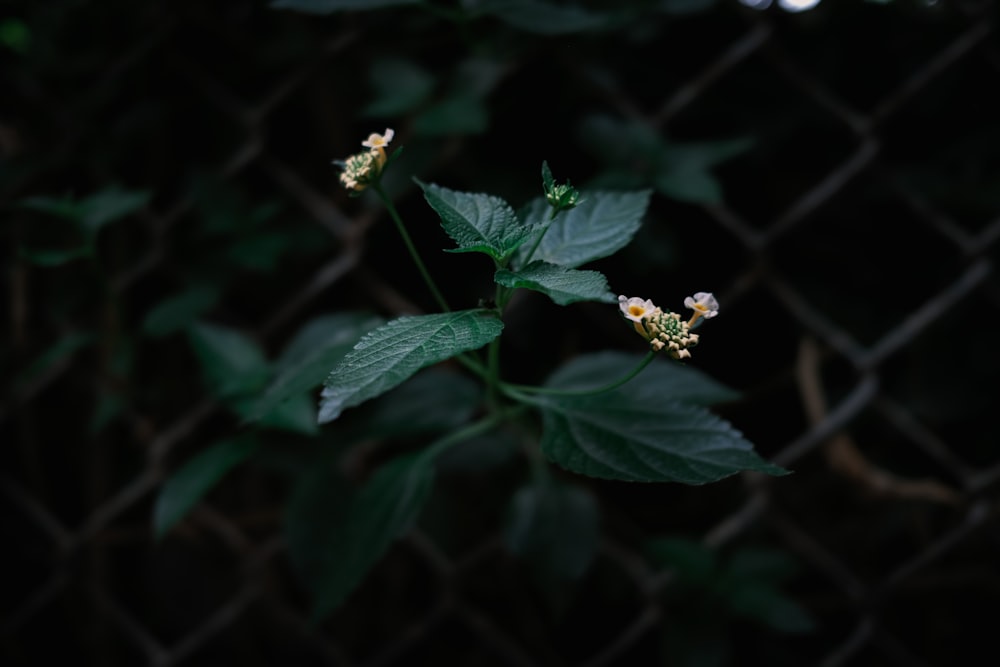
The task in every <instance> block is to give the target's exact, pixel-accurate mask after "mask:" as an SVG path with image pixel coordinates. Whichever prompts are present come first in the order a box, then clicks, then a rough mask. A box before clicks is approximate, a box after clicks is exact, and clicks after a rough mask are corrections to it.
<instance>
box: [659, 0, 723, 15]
mask: <svg viewBox="0 0 1000 667" xmlns="http://www.w3.org/2000/svg"><path fill="white" fill-rule="evenodd" d="M715 2H716V0H660V3H659V5H658V7H659V10H660V11H661V12H663V13H665V14H675V15H678V16H682V15H685V14H697V13H698V12H703V11H705V10H707V9H711V8H712V7H714V6H715Z"/></svg>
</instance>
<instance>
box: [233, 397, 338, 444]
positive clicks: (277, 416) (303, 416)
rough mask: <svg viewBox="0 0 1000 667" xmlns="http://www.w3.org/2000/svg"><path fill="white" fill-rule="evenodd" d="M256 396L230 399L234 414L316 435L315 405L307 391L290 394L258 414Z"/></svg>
mask: <svg viewBox="0 0 1000 667" xmlns="http://www.w3.org/2000/svg"><path fill="white" fill-rule="evenodd" d="M258 404H259V399H258V398H257V397H240V398H236V399H233V400H231V401H230V406H231V407H232V408H233V409H234V410H235V412H236V414H238V415H239V416H240V417H242V418H243V419H244V420H245V421H247V422H250V421H256V422H258V423H259V424H260V425H261V426H263V427H265V428H273V429H277V430H280V431H288V432H290V433H299V434H302V435H316V434H317V433H319V427H318V426H317V425H316V407H315V402H314V399H313V397H312V396H311V395H309V394H307V393H301V394H296V395H294V396H290V397H288V398H286V399H285V400H283V401H281V402H280V403H276V404H275V405H273V406H271V407H270V409H269V410H268V411H266V412H263V413H260V414H258V408H257V406H258Z"/></svg>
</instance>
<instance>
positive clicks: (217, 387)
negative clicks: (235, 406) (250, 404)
mask: <svg viewBox="0 0 1000 667" xmlns="http://www.w3.org/2000/svg"><path fill="white" fill-rule="evenodd" d="M188 337H189V339H190V341H191V345H192V346H193V347H194V351H195V354H196V355H197V357H198V361H200V362H201V368H202V371H203V373H204V375H205V380H206V382H207V383H208V385H209V387H210V388H211V389H212V391H213V393H215V395H216V396H219V397H221V398H229V397H233V396H237V395H241V394H242V395H245V394H248V393H251V392H254V391H257V390H259V389H261V388H262V387H263V386H264V384H265V383H266V382H267V377H268V375H269V374H270V367H269V365H268V363H267V358H266V357H265V356H264V353H263V351H261V349H260V346H258V345H257V343H256V342H254V341H253V340H252V339H251V338H249V337H248V336H247V335H246V334H244V333H242V332H240V331H237V330H236V329H230V328H228V327H221V326H217V325H214V324H203V323H202V324H196V325H194V326H192V327H191V328H190V329H188Z"/></svg>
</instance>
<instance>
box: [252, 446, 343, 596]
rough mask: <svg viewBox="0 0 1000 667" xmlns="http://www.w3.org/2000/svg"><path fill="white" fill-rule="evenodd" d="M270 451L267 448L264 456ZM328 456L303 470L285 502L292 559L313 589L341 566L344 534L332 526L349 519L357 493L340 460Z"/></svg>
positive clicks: (307, 586)
mask: <svg viewBox="0 0 1000 667" xmlns="http://www.w3.org/2000/svg"><path fill="white" fill-rule="evenodd" d="M268 451H269V450H263V451H262V452H261V455H262V457H263V456H264V454H266V453H267V452H268ZM329 451H330V450H327V452H329ZM327 459H332V457H330V456H329V455H327V456H326V457H324V458H321V459H320V460H318V461H313V462H311V465H309V466H308V467H307V468H306V469H305V470H302V471H301V473H300V474H299V475H298V476H297V477H296V480H295V485H294V487H293V488H292V491H291V494H290V497H289V499H288V502H287V504H286V506H285V516H284V533H285V539H286V541H287V543H288V556H289V560H290V561H291V564H292V567H293V568H294V570H295V573H296V574H297V575H298V576H299V578H300V579H301V580H302V582H303V583H304V584H305V586H306V588H307V589H308V590H309V591H316V590H318V589H319V587H320V583H321V580H322V578H323V577H324V576H325V573H326V572H328V571H330V570H331V569H334V568H336V567H337V563H338V560H339V558H340V554H339V553H338V552H337V549H336V545H337V543H338V541H339V540H342V539H343V535H339V534H337V532H336V531H333V530H331V529H330V527H331V526H343V525H344V524H345V523H346V520H347V519H346V518H347V512H348V507H349V504H350V501H351V496H352V495H353V493H354V490H353V489H352V488H351V486H350V484H349V483H348V482H347V480H346V479H344V478H343V477H342V476H341V474H340V472H339V468H338V466H337V465H336V463H335V462H334V461H330V460H327Z"/></svg>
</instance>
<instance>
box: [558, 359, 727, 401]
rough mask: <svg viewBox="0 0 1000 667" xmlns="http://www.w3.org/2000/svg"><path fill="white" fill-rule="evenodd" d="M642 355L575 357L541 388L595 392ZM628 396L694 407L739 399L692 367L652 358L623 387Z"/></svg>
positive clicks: (619, 375) (628, 368)
mask: <svg viewBox="0 0 1000 667" xmlns="http://www.w3.org/2000/svg"><path fill="white" fill-rule="evenodd" d="M642 358H643V355H638V354H629V353H626V352H615V351H607V352H597V353H594V354H585V355H580V356H577V357H575V358H574V359H573V360H572V361H570V362H569V363H567V364H565V365H563V366H561V367H559V368H558V369H557V370H556V372H555V373H553V374H552V375H551V376H550V377H549V379H548V380H547V381H546V383H545V385H546V386H547V387H551V388H554V389H574V390H584V389H599V388H600V387H603V386H606V385H607V384H608V383H609V382H611V381H613V380H614V379H615V378H618V377H623V376H624V375H625V374H626V373H628V372H629V370H631V369H633V368H635V367H636V366H637V365H638V364H639V362H640V361H641V360H642ZM626 387H627V390H626V391H628V392H629V393H630V394H646V395H648V396H649V397H650V398H651V399H653V398H658V399H659V400H663V401H679V402H682V403H692V404H695V405H715V404H717V403H729V402H732V401H735V400H737V399H738V398H739V397H740V394H739V392H737V391H735V390H733V389H730V388H729V387H727V386H725V385H723V384H722V383H720V382H718V381H716V380H714V379H712V378H711V377H709V376H708V375H706V374H705V373H703V372H701V371H700V370H698V369H697V368H694V367H692V366H683V365H681V364H678V363H675V362H671V361H666V360H661V359H655V360H653V362H652V363H651V364H650V365H649V366H647V367H646V368H645V369H643V371H642V372H641V373H640V374H639V375H638V376H637V377H636V378H634V379H633V380H631V381H630V382H629V383H628V384H627V385H626Z"/></svg>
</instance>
